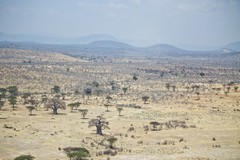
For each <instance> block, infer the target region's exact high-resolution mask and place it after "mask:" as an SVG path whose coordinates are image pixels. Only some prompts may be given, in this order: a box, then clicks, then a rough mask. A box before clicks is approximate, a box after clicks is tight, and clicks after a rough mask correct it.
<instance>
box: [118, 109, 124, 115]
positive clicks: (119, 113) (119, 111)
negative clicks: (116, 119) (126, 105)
mask: <svg viewBox="0 0 240 160" xmlns="http://www.w3.org/2000/svg"><path fill="white" fill-rule="evenodd" d="M117 111H118V115H119V116H121V112H122V111H123V108H122V107H117Z"/></svg>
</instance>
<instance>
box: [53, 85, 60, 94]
mask: <svg viewBox="0 0 240 160" xmlns="http://www.w3.org/2000/svg"><path fill="white" fill-rule="evenodd" d="M52 91H53V93H59V92H60V87H59V86H54V87H53V88H52Z"/></svg>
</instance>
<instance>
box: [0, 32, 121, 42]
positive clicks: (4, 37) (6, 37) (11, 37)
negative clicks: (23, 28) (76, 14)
mask: <svg viewBox="0 0 240 160" xmlns="http://www.w3.org/2000/svg"><path fill="white" fill-rule="evenodd" d="M102 40H109V41H119V40H118V39H116V38H115V37H113V36H111V35H107V34H93V35H87V36H83V37H79V38H64V37H50V36H37V35H27V34H6V33H2V32H0V41H11V42H38V43H45V44H88V43H91V42H94V41H102Z"/></svg>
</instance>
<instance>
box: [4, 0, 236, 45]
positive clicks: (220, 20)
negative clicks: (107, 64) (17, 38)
mask: <svg viewBox="0 0 240 160" xmlns="http://www.w3.org/2000/svg"><path fill="white" fill-rule="evenodd" d="M0 32H6V33H17V34H19V33H20V34H36V35H49V36H61V37H79V36H84V35H88V34H96V33H104V34H110V35H112V36H115V37H117V38H118V39H122V40H129V41H134V42H138V43H139V44H140V42H142V43H143V42H146V44H154V43H169V44H179V43H181V44H185V43H187V44H200V45H222V44H226V43H229V42H233V41H239V40H240V0H0ZM136 40H137V41H136ZM135 44H136V43H135Z"/></svg>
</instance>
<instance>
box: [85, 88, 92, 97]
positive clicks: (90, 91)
mask: <svg viewBox="0 0 240 160" xmlns="http://www.w3.org/2000/svg"><path fill="white" fill-rule="evenodd" d="M84 93H85V94H86V95H87V96H91V94H92V89H91V88H86V89H85V90H84Z"/></svg>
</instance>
